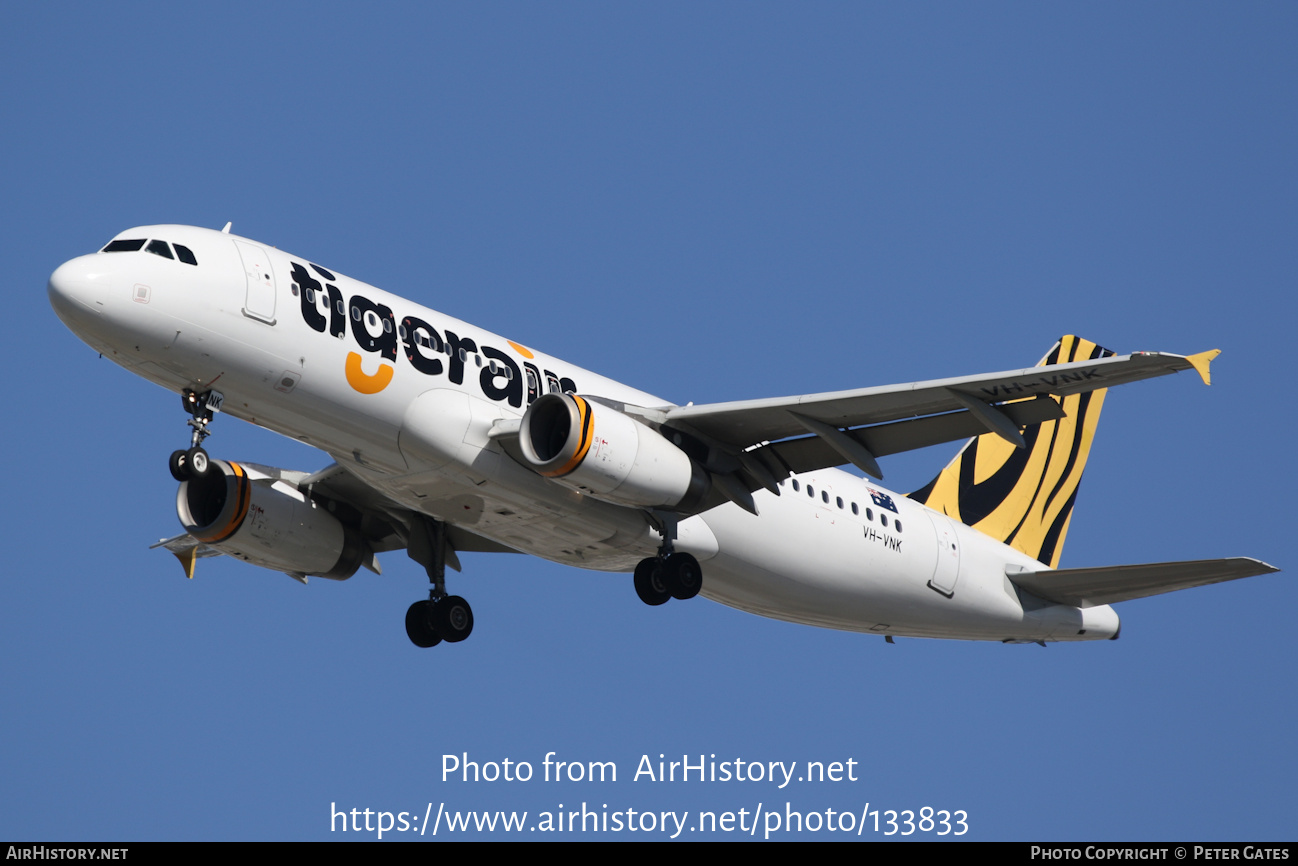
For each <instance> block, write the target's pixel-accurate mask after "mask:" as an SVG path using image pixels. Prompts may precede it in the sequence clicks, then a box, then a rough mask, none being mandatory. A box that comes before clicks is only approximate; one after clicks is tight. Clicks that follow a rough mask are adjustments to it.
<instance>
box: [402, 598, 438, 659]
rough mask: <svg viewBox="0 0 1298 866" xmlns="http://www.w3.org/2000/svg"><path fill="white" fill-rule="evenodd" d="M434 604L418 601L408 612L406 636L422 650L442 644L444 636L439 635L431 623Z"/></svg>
mask: <svg viewBox="0 0 1298 866" xmlns="http://www.w3.org/2000/svg"><path fill="white" fill-rule="evenodd" d="M432 604H433V603H432V602H431V601H417V602H415V603H414V604H412V605H410V609H409V610H407V611H406V634H407V635H408V636H409V637H410V642H411V643H412V644H414V645H415V646H417V647H421V648H422V649H428V648H429V647H433V646H437V645H438V644H439V643H441V642H442V636H441V635H439V634H438V633H437V629H436V628H434V627H433V623H432V621H431V620H432V617H431V615H430V614H431V613H432V611H431V610H430V608H431V607H432Z"/></svg>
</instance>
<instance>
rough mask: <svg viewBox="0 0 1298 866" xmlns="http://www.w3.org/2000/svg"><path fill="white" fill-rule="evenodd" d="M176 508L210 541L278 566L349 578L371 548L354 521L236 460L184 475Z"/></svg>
mask: <svg viewBox="0 0 1298 866" xmlns="http://www.w3.org/2000/svg"><path fill="white" fill-rule="evenodd" d="M176 515H177V516H178V517H179V518H180V523H181V525H182V526H184V527H185V531H186V532H188V533H189V534H190V535H192V536H194V537H195V538H197V539H198V540H199V541H201V542H203V543H204V544H206V545H208V546H209V547H214V548H216V549H217V550H219V551H221V552H222V553H227V554H229V555H231V556H234V557H237V558H239V559H242V560H244V561H245V562H250V563H252V564H253V565H260V566H261V567H263V568H271V569H274V570H276V571H284V572H289V573H292V574H309V575H313V576H316V577H328V578H331V579H333V580H346V579H347V578H349V577H351V576H352V575H353V574H355V573H356V569H358V568H360V566H361V563H362V562H364V560H365V558H366V556H367V555H368V553H369V548H368V546H367V545H366V544H365V540H364V539H363V538H362V537H361V534H360V533H359V532H358V531H357V530H356V529H354V528H352V527H350V526H345V525H344V524H342V523H340V522H339V521H338V519H337V518H335V517H334V516H333V515H332V514H330V513H329V512H328V511H326V510H325V509H323V508H321V507H320V506H319V505H318V504H317V503H316V502H314V501H313V500H312V499H310V498H308V497H307V496H305V495H304V494H303V493H302V492H301V491H299V490H298V489H297V488H296V487H294V486H293V485H291V484H288V483H286V482H284V481H280V480H277V479H275V478H272V477H270V476H268V475H266V474H264V473H262V472H259V471H257V470H256V469H254V468H252V467H249V466H244V465H242V464H239V463H234V462H230V463H227V462H225V461H223V460H213V461H211V463H210V465H209V467H208V470H207V472H206V473H205V474H204V475H203V476H201V477H199V478H191V479H189V480H188V481H183V482H181V485H180V490H179V491H178V492H177V494H176Z"/></svg>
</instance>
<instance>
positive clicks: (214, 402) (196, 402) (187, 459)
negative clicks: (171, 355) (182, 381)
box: [167, 388, 225, 481]
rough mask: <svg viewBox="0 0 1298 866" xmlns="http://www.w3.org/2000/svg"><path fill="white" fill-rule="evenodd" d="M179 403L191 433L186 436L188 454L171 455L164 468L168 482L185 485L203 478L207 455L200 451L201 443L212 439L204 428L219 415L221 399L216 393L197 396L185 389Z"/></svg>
mask: <svg viewBox="0 0 1298 866" xmlns="http://www.w3.org/2000/svg"><path fill="white" fill-rule="evenodd" d="M180 399H181V402H182V404H183V405H184V407H185V411H186V412H188V413H189V416H190V417H189V421H188V422H187V423H188V424H189V426H190V427H192V428H193V429H194V432H193V434H192V435H191V436H190V440H189V449H188V450H180V451H173V452H171V458H170V459H169V460H168V461H167V468H168V469H170V470H171V477H172V478H174V479H176V480H177V481H188V480H189V479H191V478H201V477H202V476H204V475H206V474H207V470H208V467H209V466H210V465H211V461H210V459H209V458H208V456H207V452H206V451H204V450H203V440H204V439H206V438H207V437H208V436H211V435H212V431H211V430H208V429H207V425H208V424H211V423H212V419H213V418H215V417H216V414H217V413H218V412H220V411H221V404H223V403H224V402H225V395H223V394H222V393H221V392H220V391H204V392H202V393H201V394H200V393H197V392H195V391H193V390H192V389H190V388H186V389H185V390H184V391H182V392H181V394H180Z"/></svg>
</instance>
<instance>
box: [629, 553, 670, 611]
mask: <svg viewBox="0 0 1298 866" xmlns="http://www.w3.org/2000/svg"><path fill="white" fill-rule="evenodd" d="M662 572H663V569H662V566H661V565H660V562H659V560H658V559H657V558H656V557H652V556H651V557H649V558H648V559H642V560H640V563H639V564H638V565H636V567H635V594H636V595H638V596H640V600H641V601H643V602H644V603H645V604H648V605H654V606H656V605H660V604H666V603H667V602H668V601H670V600H671V597H672V593H671V590H669V589H668V588H667V584H666V583H664V582H663V578H662Z"/></svg>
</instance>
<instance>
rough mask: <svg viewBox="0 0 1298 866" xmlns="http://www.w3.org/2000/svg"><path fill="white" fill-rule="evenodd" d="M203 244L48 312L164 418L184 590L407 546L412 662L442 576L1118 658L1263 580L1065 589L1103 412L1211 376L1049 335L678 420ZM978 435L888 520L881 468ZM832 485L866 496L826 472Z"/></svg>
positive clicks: (445, 615)
mask: <svg viewBox="0 0 1298 866" xmlns="http://www.w3.org/2000/svg"><path fill="white" fill-rule="evenodd" d="M229 229H230V226H229V225H227V226H226V227H225V229H224V230H223V231H219V232H218V231H214V230H211V229H202V228H194V227H191V226H178V225H159V226H145V227H141V228H133V229H130V230H128V231H125V232H122V233H121V234H119V235H118V236H117V237H115V238H114V239H113V240H112V241H110V242H109V243H108V245H107V246H105V247H104V248H103V249H102V250H100V251H99V252H97V253H93V254H91V255H85V256H81V257H79V258H75V259H72V260H71V261H69V262H67V263H65V264H64V265H62V266H61V267H59V268H58V270H56V271H55V272H54V274H53V275H52V276H51V277H50V281H49V296H50V302H51V303H52V304H53V306H54V309H55V311H56V312H57V313H58V315H59V317H60V318H61V319H62V320H63V322H64V323H65V324H66V325H67V326H68V327H69V328H71V329H72V330H73V331H74V332H75V333H76V334H77V336H79V337H80V338H81V339H82V340H84V341H85V342H86V343H88V344H89V345H90V346H91V347H92V348H93V349H95V350H96V351H98V352H100V353H102V354H103V355H104V356H105V357H108V358H111V359H112V360H113V361H115V362H117V363H118V364H120V365H122V366H123V367H125V368H127V369H128V370H130V371H131V372H133V373H136V374H138V375H140V376H143V377H144V378H146V379H148V380H150V381H152V382H155V383H157V384H158V385H161V386H162V387H164V388H166V389H168V390H170V391H173V392H175V393H178V394H180V395H181V398H182V404H183V406H184V409H185V412H186V413H187V415H188V416H189V418H188V424H189V427H190V431H189V445H188V447H186V448H181V449H178V450H177V451H175V453H173V454H172V455H171V458H170V461H169V463H170V469H171V473H172V475H173V476H174V477H175V478H176V480H177V481H178V482H179V483H180V489H179V491H178V493H177V495H176V512H177V515H178V516H179V518H180V523H181V525H182V527H183V528H184V533H182V534H181V535H178V536H176V537H174V538H170V539H167V540H165V541H161V542H159V543H158V544H157V545H155V546H156V547H164V548H166V549H167V550H170V551H171V552H172V553H173V554H175V556H176V557H177V558H178V559H179V560H180V562H181V564H182V565H183V567H184V569H185V573H186V574H187V575H188V576H189V577H193V575H194V566H195V563H196V561H197V560H198V559H200V558H202V557H206V556H215V555H218V554H226V555H229V556H234V557H237V558H239V559H242V560H244V561H246V562H249V563H252V564H253V565H258V566H262V567H263V568H270V569H274V570H276V571H282V572H285V573H286V574H288V575H289V576H291V577H293V578H295V579H297V580H300V581H302V582H303V583H305V582H306V580H307V577H308V576H318V577H326V578H331V579H334V580H346V579H347V578H349V577H351V576H352V575H354V574H355V573H356V572H357V571H358V570H359V569H361V568H366V569H368V570H370V571H372V572H375V573H378V572H379V570H380V568H379V562H378V559H377V557H376V555H377V554H379V553H383V552H386V551H393V550H401V549H404V550H405V551H406V552H407V554H408V555H409V556H410V557H411V558H412V559H414V560H415V561H416V562H418V563H419V564H420V565H422V566H423V567H424V569H425V570H426V572H427V574H428V578H429V582H430V587H429V591H428V598H427V600H423V599H421V600H418V601H416V602H415V603H414V604H412V605H411V606H410V608H409V610H408V611H407V613H406V631H407V634H408V635H409V637H410V640H411V641H412V642H414V643H415V644H416V645H417V646H421V647H430V646H433V645H435V644H437V643H440V642H441V641H447V642H455V641H461V640H464V639H465V638H466V637H468V636H469V633H470V632H471V631H472V630H473V611H472V608H471V607H470V606H469V603H468V602H467V601H465V600H464V599H463V598H461V597H459V596H456V595H450V594H449V593H448V591H447V579H446V568H447V567H448V566H449V567H451V568H452V569H454V570H457V571H458V570H459V569H460V563H459V559H458V556H457V552H460V551H498V552H523V553H530V554H533V555H535V556H541V557H544V558H546V559H549V560H553V561H555V562H562V563H567V564H570V565H576V566H581V567H583V568H593V569H599V570H602V571H610V572H630V573H632V574H633V575H634V576H633V578H632V580H631V581H630V583H631V584H632V585H633V586H634V588H635V592H636V594H637V595H639V597H640V599H641V600H642V601H643V602H644V603H646V604H650V605H659V604H663V603H665V602H667V601H669V600H671V599H678V600H683V599H689V598H692V597H694V596H695V595H699V594H702V595H704V596H706V597H707V598H711V599H713V600H715V601H719V602H721V603H723V604H728V605H731V606H733V607H737V608H740V609H742V610H746V611H751V612H753V613H757V614H761V615H763V616H769V617H775V618H777V619H783V620H789V621H792V622H800V623H807V624H810V625H817V626H825V627H827V628H837V629H846V630H849V631H858V632H865V633H874V634H880V635H884V636H886V637H887V638H888V640H889V641H891V640H892V637H893V636H894V635H911V636H916V637H941V638H963V639H969V640H997V641H1004V642H1006V643H1024V642H1035V643H1042V644H1044V643H1045V642H1046V641H1080V640H1102V639H1111V638H1116V637H1117V636H1118V631H1119V622H1118V615H1117V614H1116V613H1115V612H1114V610H1113V608H1112V607H1111V606H1110V605H1111V604H1113V603H1115V602H1121V601H1126V600H1128V599H1133V598H1141V597H1144V596H1149V595H1156V594H1158V593H1163V592H1169V591H1171V590H1175V589H1183V588H1186V587H1193V586H1201V585H1205V584H1209V583H1217V582H1220V581H1226V580H1233V579H1236V578H1240V577H1248V576H1251V575H1256V574H1265V573H1269V572H1273V571H1276V569H1275V568H1273V567H1272V566H1270V565H1267V564H1266V563H1263V562H1259V561H1258V560H1255V559H1246V558H1235V559H1220V560H1202V561H1195V562H1165V563H1154V564H1150V565H1126V566H1116V567H1108V568H1073V569H1059V568H1058V565H1059V560H1060V553H1061V551H1062V550H1063V545H1064V540H1065V537H1066V536H1067V533H1068V522H1069V519H1070V518H1071V516H1072V512H1073V503H1074V501H1075V499H1076V496H1077V488H1078V484H1079V482H1080V481H1081V476H1082V470H1083V468H1084V467H1085V465H1086V458H1087V455H1088V453H1089V451H1090V446H1091V441H1092V437H1093V436H1094V435H1095V428H1096V424H1097V422H1098V420H1099V415H1100V408H1101V406H1102V404H1103V402H1104V396H1105V393H1106V389H1107V388H1108V387H1109V386H1112V385H1120V384H1124V383H1127V382H1134V381H1137V380H1140V379H1147V378H1151V377H1154V376H1163V375H1166V374H1168V373H1174V372H1177V371H1179V370H1193V371H1195V372H1196V373H1198V375H1200V376H1201V377H1202V378H1203V381H1204V382H1205V383H1207V382H1208V365H1209V362H1210V361H1211V360H1212V359H1213V358H1214V357H1215V356H1216V355H1217V352H1216V351H1211V352H1203V353H1200V354H1197V355H1190V356H1181V355H1172V354H1166V353H1162V352H1135V353H1132V354H1129V355H1115V354H1114V353H1112V352H1110V351H1109V350H1107V349H1104V348H1101V347H1100V346H1098V345H1096V344H1095V343H1092V342H1090V341H1088V340H1083V339H1080V338H1078V337H1072V336H1069V337H1063V338H1062V339H1060V340H1059V341H1058V342H1057V343H1056V344H1055V345H1054V347H1053V348H1051V349H1050V351H1049V352H1048V353H1047V354H1046V356H1045V358H1043V359H1042V361H1041V362H1040V364H1038V365H1037V366H1035V367H1028V368H1025V369H1020V370H1009V371H1006V372H1000V373H989V374H984V375H974V376H961V377H957V378H951V379H938V380H933V381H927V382H910V383H906V384H902V385H888V386H882V387H872V388H861V389H858V390H852V391H838V392H833V393H825V394H808V395H802V396H795V397H783V398H774V399H766V400H747V401H740V402H733V403H716V404H709V405H698V406H696V405H692V404H691V405H686V406H677V405H673V404H671V403H669V402H667V401H665V400H662V399H660V398H657V397H654V396H652V395H650V394H646V393H644V392H643V391H637V390H635V389H634V388H630V387H627V386H626V385H622V384H620V383H618V382H614V381H612V380H610V379H607V378H604V377H603V376H600V375H598V374H595V373H592V372H590V371H587V370H582V369H579V368H577V367H574V366H572V365H571V364H566V363H564V362H563V361H561V360H559V359H558V358H553V357H550V356H548V355H545V354H543V353H542V352H539V351H537V350H536V349H533V348H532V347H530V346H525V345H522V344H520V343H516V342H514V341H512V340H508V339H505V338H503V337H498V336H496V335H495V334H491V333H488V332H487V331H483V330H481V329H479V328H476V327H474V326H472V325H469V324H467V323H465V322H461V321H458V320H456V319H453V318H451V317H449V316H446V315H443V314H441V313H438V312H435V311H433V310H430V309H427V308H425V307H421V306H419V305H418V304H415V303H413V302H411V301H407V300H404V299H402V298H399V297H397V296H395V295H391V294H389V293H387V292H384V291H382V290H380V289H377V288H375V287H373V286H370V285H366V284H365V283H361V282H358V281H356V280H353V279H350V278H348V277H345V276H343V275H342V274H339V273H336V272H335V271H332V270H330V269H328V268H325V267H323V266H321V265H318V264H316V263H315V262H313V261H311V260H309V259H305V258H302V257H300V256H295V255H290V254H288V253H285V252H281V251H280V250H277V249H274V248H272V247H268V246H266V245H264V244H260V243H257V242H255V241H251V240H248V239H246V238H241V237H237V236H235V235H232V234H230V233H229ZM218 414H226V415H233V416H235V417H237V418H242V419H244V420H246V421H249V422H251V423H253V424H257V425H259V426H262V427H266V428H269V429H271V430H275V431H277V432H279V433H283V434H285V435H287V436H292V437H294V438H296V439H299V440H301V441H303V442H306V443H308V444H310V445H313V446H315V447H317V448H320V449H322V450H323V451H325V452H327V453H328V454H329V455H330V456H331V457H332V458H333V461H334V462H333V463H332V464H330V465H329V466H327V467H325V468H324V469H321V470H319V471H316V472H310V473H308V472H300V471H294V470H288V469H277V468H274V467H270V466H261V465H257V464H254V463H247V462H235V461H233V460H218V459H214V458H211V457H209V456H208V453H207V451H206V450H205V447H204V445H205V442H206V439H207V437H208V436H209V435H210V434H211V433H212V429H211V426H212V422H213V420H214V419H215V418H216V416H217V415H218ZM961 439H968V441H967V442H966V444H965V446H964V448H963V449H962V450H961V451H960V453H959V455H957V456H956V458H955V459H954V460H953V461H952V462H951V463H950V465H948V466H947V467H946V468H945V469H943V470H942V471H941V472H940V473H939V474H938V475H937V477H936V478H934V479H933V481H932V482H930V483H929V484H927V485H926V486H925V487H924V488H922V489H921V490H918V491H915V492H914V493H911V494H908V495H899V494H897V493H892V492H890V491H888V490H885V489H884V488H883V487H881V486H880V485H879V484H878V483H877V482H876V481H875V480H872V479H877V478H880V477H882V471H881V470H880V468H879V463H878V460H879V458H881V457H884V456H886V455H889V454H895V453H897V452H900V451H906V450H910V449H913V448H922V447H925V446H929V445H933V444H937V443H941V442H949V441H957V440H961ZM846 464H852V465H854V466H856V467H857V468H859V469H860V470H862V471H863V472H864V473H865V474H866V475H867V476H869V477H868V478H862V477H860V476H857V475H855V474H851V473H848V472H845V471H843V470H841V469H838V468H835V467H838V466H842V465H846Z"/></svg>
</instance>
